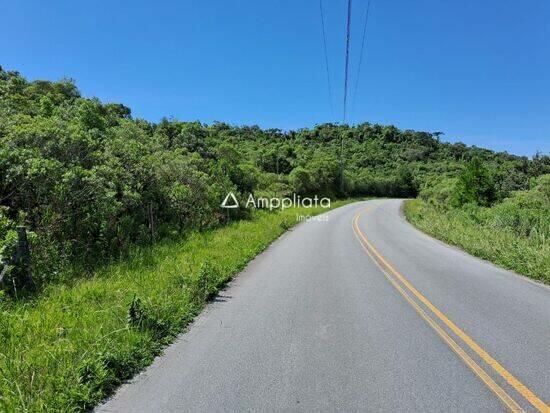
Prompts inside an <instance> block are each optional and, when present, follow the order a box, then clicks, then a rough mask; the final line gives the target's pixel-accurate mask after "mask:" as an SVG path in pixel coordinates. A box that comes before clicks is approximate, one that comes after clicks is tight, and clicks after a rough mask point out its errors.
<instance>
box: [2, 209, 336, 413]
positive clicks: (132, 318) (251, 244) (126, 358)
mask: <svg viewBox="0 0 550 413" xmlns="http://www.w3.org/2000/svg"><path fill="white" fill-rule="evenodd" d="M344 203H345V202H343V201H340V202H336V203H333V205H332V207H337V206H340V205H343V204H344ZM324 211H326V209H322V208H320V207H319V208H309V209H308V208H292V209H287V210H285V211H284V212H273V213H269V212H263V211H262V212H257V213H255V214H254V215H253V217H251V219H250V220H243V221H239V222H233V223H231V224H229V225H227V226H225V227H223V228H219V229H215V230H208V231H203V232H190V233H188V234H187V235H186V236H185V237H182V238H180V239H172V240H165V241H163V242H159V243H157V244H156V245H154V246H153V247H135V248H132V249H131V250H130V252H129V253H128V255H127V257H126V259H125V260H123V261H121V262H119V263H116V264H112V265H108V266H106V267H103V268H101V269H100V270H97V271H95V272H94V273H92V274H91V275H90V276H89V277H87V278H85V279H78V280H77V281H75V282H74V283H71V284H70V285H67V284H61V285H55V284H53V285H50V286H48V287H46V288H45V290H44V291H43V292H42V294H41V295H40V296H39V297H36V298H34V299H32V300H3V301H0V343H1V345H0V411H6V412H12V411H46V410H47V411H82V410H85V409H88V408H91V407H93V406H94V405H95V404H96V403H98V402H99V401H100V400H101V399H102V398H103V397H104V396H105V395H107V394H108V393H109V392H111V391H112V390H113V389H114V388H115V387H116V386H117V385H119V384H120V383H121V382H122V381H123V380H125V379H128V378H130V377H132V376H133V375H134V374H135V373H136V372H138V371H139V370H141V369H142V368H143V367H145V366H147V365H148V364H150V363H151V362H152V360H153V358H154V357H155V356H156V355H158V354H159V353H160V352H161V350H162V348H163V346H165V345H166V344H167V343H169V342H171V341H172V340H173V339H174V337H175V335H176V334H177V333H179V332H181V331H182V329H183V328H184V327H185V326H186V325H187V324H188V323H189V322H191V321H192V319H193V318H194V317H195V316H196V315H197V314H198V313H199V312H200V310H201V309H202V307H203V306H204V305H205V303H206V302H207V301H208V300H209V298H210V297H212V296H213V295H215V294H216V292H217V291H218V290H219V289H220V288H222V287H223V286H224V285H225V284H226V282H227V281H228V280H230V279H231V278H232V277H233V276H234V275H236V274H237V273H238V272H239V271H241V270H242V269H243V268H244V267H245V266H246V264H247V263H248V262H249V260H251V259H252V258H253V257H254V256H256V255H257V254H258V253H260V252H261V251H262V250H263V249H264V248H265V247H266V246H267V245H268V244H269V243H271V242H272V241H273V240H275V239H276V238H277V237H279V236H280V235H281V234H282V233H283V232H285V231H286V230H287V229H288V228H290V227H292V226H293V225H294V224H296V222H297V221H296V214H303V215H306V214H307V215H311V214H317V213H320V212H324Z"/></svg>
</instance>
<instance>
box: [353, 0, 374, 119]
mask: <svg viewBox="0 0 550 413" xmlns="http://www.w3.org/2000/svg"><path fill="white" fill-rule="evenodd" d="M370 1H371V0H368V3H367V12H366V13H365V23H364V25H363V38H362V40H361V51H360V52H359V65H358V67H357V77H356V78H355V88H354V91H353V101H352V104H351V113H352V114H353V113H354V111H355V101H356V100H357V90H358V89H359V76H360V74H361V63H362V62H363V50H364V48H365V43H366V38H367V23H368V22H369V10H370Z"/></svg>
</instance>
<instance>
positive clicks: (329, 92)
mask: <svg viewBox="0 0 550 413" xmlns="http://www.w3.org/2000/svg"><path fill="white" fill-rule="evenodd" d="M319 11H320V12H321V28H322V30H323V49H324V51H325V67H326V72H327V85H328V100H329V104H330V115H331V118H334V105H333V103H332V102H333V100H332V87H331V84H330V70H329V65H328V50H327V36H326V32H325V15H324V13H323V0H319Z"/></svg>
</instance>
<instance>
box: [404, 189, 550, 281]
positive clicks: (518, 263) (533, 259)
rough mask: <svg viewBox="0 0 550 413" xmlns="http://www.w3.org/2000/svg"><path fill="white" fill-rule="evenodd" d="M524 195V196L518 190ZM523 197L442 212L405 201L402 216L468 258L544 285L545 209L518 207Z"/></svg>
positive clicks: (548, 268) (547, 262)
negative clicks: (470, 257) (460, 250)
mask: <svg viewBox="0 0 550 413" xmlns="http://www.w3.org/2000/svg"><path fill="white" fill-rule="evenodd" d="M522 192H525V193H527V192H529V191H522ZM524 195H525V194H517V195H516V196H515V197H513V198H511V199H509V200H505V201H504V202H502V203H501V204H497V205H496V206H494V207H492V208H482V207H477V206H474V205H466V206H465V207H463V208H444V207H440V206H439V207H438V205H437V204H431V203H427V202H425V201H423V200H420V199H415V200H411V201H407V202H406V204H405V215H406V217H407V219H408V220H409V221H410V222H411V223H412V224H414V225H415V226H416V227H417V228H419V229H420V230H422V231H424V232H426V233H428V234H430V235H432V236H434V237H436V238H439V239H441V240H442V241H445V242H447V243H449V244H452V245H456V246H458V247H460V248H462V249H464V250H465V251H467V252H469V253H470V254H472V255H475V256H477V257H480V258H483V259H486V260H488V261H491V262H493V263H495V264H497V265H499V266H501V267H504V268H507V269H510V270H513V271H515V272H517V273H519V274H523V275H526V276H528V277H531V278H533V279H536V280H539V281H543V282H546V283H550V242H549V241H550V240H549V239H548V231H549V229H550V228H549V226H548V219H550V215H549V214H548V204H544V203H537V204H534V205H533V204H531V205H530V206H529V204H528V203H525V202H522V199H521V198H525V196H524Z"/></svg>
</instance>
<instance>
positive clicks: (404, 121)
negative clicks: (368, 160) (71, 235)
mask: <svg viewBox="0 0 550 413" xmlns="http://www.w3.org/2000/svg"><path fill="white" fill-rule="evenodd" d="M323 1H324V6H325V16H326V29H327V37H328V39H327V40H328V48H329V64H330V69H331V76H332V87H333V94H334V105H335V113H334V115H333V114H331V110H330V105H329V100H328V93H327V83H326V74H325V67H324V55H323V48H322V36H321V25H320V17H319V3H318V0H244V1H227V0H225V1H222V0H210V1H208V0H204V1H199V0H194V1H185V0H181V1H175V0H174V1H168V0H157V1H114V0H111V1H99V0H94V1H86V2H84V1H74V0H71V1H66V0H63V1H59V0H57V1H56V0H52V1H43V0H40V1H39V0H34V1H24V0H18V1H7V0H0V8H1V12H0V39H1V40H0V64H1V65H2V66H3V67H4V68H5V69H9V70H19V71H20V72H21V73H22V74H23V75H25V76H26V77H28V78H30V79H51V80H55V79H59V78H61V77H71V78H74V79H75V80H76V82H77V85H78V87H79V88H80V90H81V91H82V92H83V94H84V95H85V96H97V97H99V98H100V99H101V100H103V101H112V102H121V103H124V104H126V105H128V106H130V107H131V108H132V111H133V114H134V116H137V117H143V118H146V119H148V120H152V121H157V120H159V119H160V118H161V117H163V116H173V117H175V118H178V119H181V120H200V121H202V122H212V121H214V120H219V121H225V122H229V123H232V124H258V125H260V126H263V127H276V128H281V129H292V128H300V127H305V126H313V125H315V124H317V123H322V122H327V121H341V118H342V90H343V66H344V54H343V52H344V34H345V13H346V3H347V1H346V0H323ZM366 4H367V0H354V1H353V20H352V45H351V73H350V76H351V85H352V87H351V88H350V89H351V93H352V94H353V85H354V82H355V77H356V72H357V63H358V57H359V47H360V37H361V29H362V27H361V26H362V20H363V17H364V12H365V8H366ZM549 22H550V1H548V0H525V1H518V0H514V1H511V0H483V1H480V0H462V1H451V0H449V1H442V0H414V1H411V0H372V6H371V15H370V20H369V27H368V34H367V36H368V40H367V47H366V55H365V57H364V66H363V68H362V72H361V76H360V84H359V93H358V96H357V100H356V104H355V110H354V112H353V114H352V117H351V121H352V122H354V123H355V122H362V121H369V122H377V123H382V124H395V125H396V126H398V127H401V128H410V129H419V130H427V131H444V132H445V133H446V135H445V139H447V140H451V141H455V140H462V141H463V142H465V143H468V144H476V145H478V146H485V147H489V148H492V149H496V150H507V151H509V152H512V153H517V154H523V155H532V154H533V153H534V152H535V151H536V150H541V151H543V152H545V153H548V152H549V151H550V23H549ZM351 100H353V99H351Z"/></svg>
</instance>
